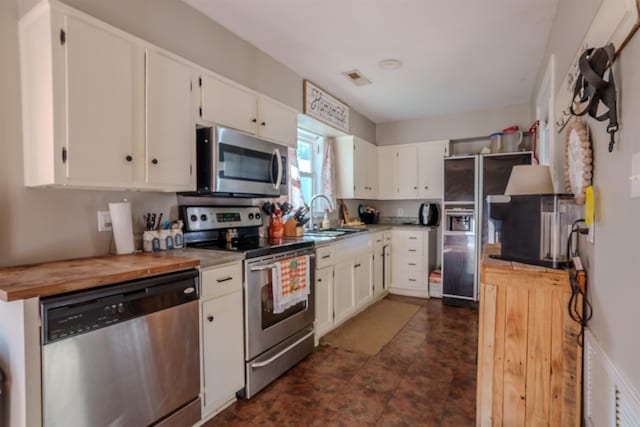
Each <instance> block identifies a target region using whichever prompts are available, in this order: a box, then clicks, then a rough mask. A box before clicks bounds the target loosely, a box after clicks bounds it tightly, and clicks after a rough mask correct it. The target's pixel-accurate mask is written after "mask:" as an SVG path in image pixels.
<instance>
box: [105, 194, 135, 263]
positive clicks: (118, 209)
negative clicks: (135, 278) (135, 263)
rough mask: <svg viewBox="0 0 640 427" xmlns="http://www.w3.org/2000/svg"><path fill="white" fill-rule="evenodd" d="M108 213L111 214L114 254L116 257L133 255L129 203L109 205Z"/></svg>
mask: <svg viewBox="0 0 640 427" xmlns="http://www.w3.org/2000/svg"><path fill="white" fill-rule="evenodd" d="M109 213H110V214H111V227H112V228H113V239H114V240H115V242H116V253H117V254H118V255H122V254H130V253H133V251H134V246H133V221H132V217H131V203H129V202H128V201H126V200H123V201H122V202H118V203H109Z"/></svg>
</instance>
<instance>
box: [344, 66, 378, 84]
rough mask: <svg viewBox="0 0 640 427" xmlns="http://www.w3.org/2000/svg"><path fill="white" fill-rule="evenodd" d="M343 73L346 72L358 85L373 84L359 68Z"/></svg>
mask: <svg viewBox="0 0 640 427" xmlns="http://www.w3.org/2000/svg"><path fill="white" fill-rule="evenodd" d="M342 74H344V75H345V76H346V77H347V78H348V79H349V80H351V81H352V82H353V84H354V85H356V86H365V85H370V84H371V80H369V79H368V78H366V77H365V76H363V75H362V73H361V72H360V71H358V70H351V71H345V72H344V73H342Z"/></svg>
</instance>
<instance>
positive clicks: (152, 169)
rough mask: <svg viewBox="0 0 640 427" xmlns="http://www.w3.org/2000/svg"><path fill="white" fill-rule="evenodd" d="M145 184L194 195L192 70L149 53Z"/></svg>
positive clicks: (178, 62) (156, 53) (161, 54)
mask: <svg viewBox="0 0 640 427" xmlns="http://www.w3.org/2000/svg"><path fill="white" fill-rule="evenodd" d="M146 70H147V79H146V82H147V84H146V90H147V91H146V109H147V146H146V159H145V160H146V170H147V175H146V181H147V183H148V184H149V185H150V186H151V187H159V188H164V189H167V188H174V189H175V190H176V191H181V190H185V191H189V190H193V191H195V187H196V186H195V170H194V166H195V143H194V141H195V139H196V136H195V131H196V129H195V123H194V120H193V119H194V114H193V102H192V100H193V98H192V77H193V74H194V72H193V70H192V69H191V68H190V67H189V66H188V65H187V64H184V63H182V62H181V61H179V60H177V59H174V58H172V57H169V56H167V55H165V54H163V53H161V52H156V51H153V50H147V67H146Z"/></svg>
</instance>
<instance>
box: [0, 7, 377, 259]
mask: <svg viewBox="0 0 640 427" xmlns="http://www.w3.org/2000/svg"><path fill="white" fill-rule="evenodd" d="M35 3H36V1H34V0H2V1H1V2H0V35H1V37H0V63H1V64H2V69H1V70H0V93H1V94H2V96H1V97H0V230H1V231H2V238H1V239H0V266H8V265H18V264H26V263H35V262H42V261H49V260H57V259H65V258H73V257H85V256H93V255H102V254H106V253H108V252H109V247H110V244H111V242H110V240H111V236H110V233H98V232H97V219H96V211H97V210H99V209H107V203H108V202H112V201H118V200H121V199H122V198H125V197H126V198H127V199H129V200H130V201H131V202H132V205H133V213H134V220H135V221H136V226H135V228H136V231H140V230H141V229H142V215H143V214H144V212H147V211H149V210H153V211H157V212H159V211H163V212H164V214H165V218H166V216H167V215H169V216H170V218H172V219H175V218H177V199H176V195H175V194H174V193H169V194H163V193H148V192H144V193H143V192H112V191H81V190H51V189H27V188H25V187H24V186H23V184H22V182H23V180H22V176H23V168H22V163H23V162H22V130H21V126H22V123H21V113H20V89H19V88H20V69H19V67H20V65H19V51H18V30H17V25H18V17H19V16H21V15H22V14H23V13H24V12H25V11H26V10H28V9H29V8H30V7H31V6H32V5H33V4H35ZM65 3H68V4H69V5H70V6H73V7H75V8H77V9H80V10H82V11H84V12H86V13H88V14H90V15H93V16H96V17H97V18H99V19H101V20H103V21H106V22H107V23H110V24H112V25H114V26H116V27H119V28H121V29H123V30H125V31H127V32H130V33H132V34H134V35H136V36H138V37H141V38H143V39H145V40H148V41H150V42H152V43H154V44H157V45H159V46H160V47H163V48H165V49H168V50H170V51H172V52H174V53H176V54H178V55H181V56H183V57H185V58H187V59H189V60H191V61H193V62H195V63H198V64H201V65H202V66H205V67H207V68H209V69H212V70H214V71H216V72H218V73H220V74H222V75H224V76H227V77H229V78H232V79H233V80H235V81H238V82H239V83H242V84H244V85H246V86H248V87H251V88H252V89H255V90H257V91H259V92H262V93H264V94H266V95H269V96H271V97H273V98H275V99H278V100H280V101H282V102H284V103H286V104H288V105H291V106H292V107H294V108H296V109H298V110H301V109H302V77H301V76H298V75H297V74H295V73H294V72H293V71H291V70H290V69H288V68H287V67H285V66H284V65H282V64H280V63H278V62H277V61H275V60H274V59H273V58H271V57H270V56H268V55H266V54H265V53H264V52H262V51H260V50H258V49H257V48H255V47H254V46H252V45H250V44H248V43H247V42H245V41H244V40H242V39H240V38H238V37H237V36H235V35H233V34H232V33H230V32H228V31H227V30H225V29H224V28H223V27H221V26H220V25H218V24H216V23H215V22H213V21H211V20H210V19H208V18H207V17H205V16H204V15H201V14H200V13H198V12H196V11H195V10H194V9H192V8H190V7H189V6H187V5H186V4H185V3H183V2H181V1H179V0H154V1H153V2H151V1H146V0H109V1H104V0H68V1H65ZM352 117H353V119H352V129H353V131H354V133H356V134H358V135H360V136H362V137H364V138H367V139H369V140H373V139H374V136H375V125H374V124H373V123H372V122H371V121H369V120H368V119H366V118H364V117H363V116H361V115H360V114H358V113H357V112H355V111H352Z"/></svg>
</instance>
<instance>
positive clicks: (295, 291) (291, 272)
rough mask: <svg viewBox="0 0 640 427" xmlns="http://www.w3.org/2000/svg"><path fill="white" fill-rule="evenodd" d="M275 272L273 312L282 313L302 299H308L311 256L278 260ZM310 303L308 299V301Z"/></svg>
mask: <svg viewBox="0 0 640 427" xmlns="http://www.w3.org/2000/svg"><path fill="white" fill-rule="evenodd" d="M272 272H273V283H272V289H273V312H274V313H275V314H278V313H282V312H284V311H285V310H286V309H288V308H289V307H292V306H294V305H296V304H298V303H299V302H301V301H307V300H308V298H309V293H310V289H311V283H309V256H307V255H305V256H299V257H296V258H289V259H286V260H281V261H276V263H275V265H274V268H273V270H272ZM307 304H308V301H307Z"/></svg>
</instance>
